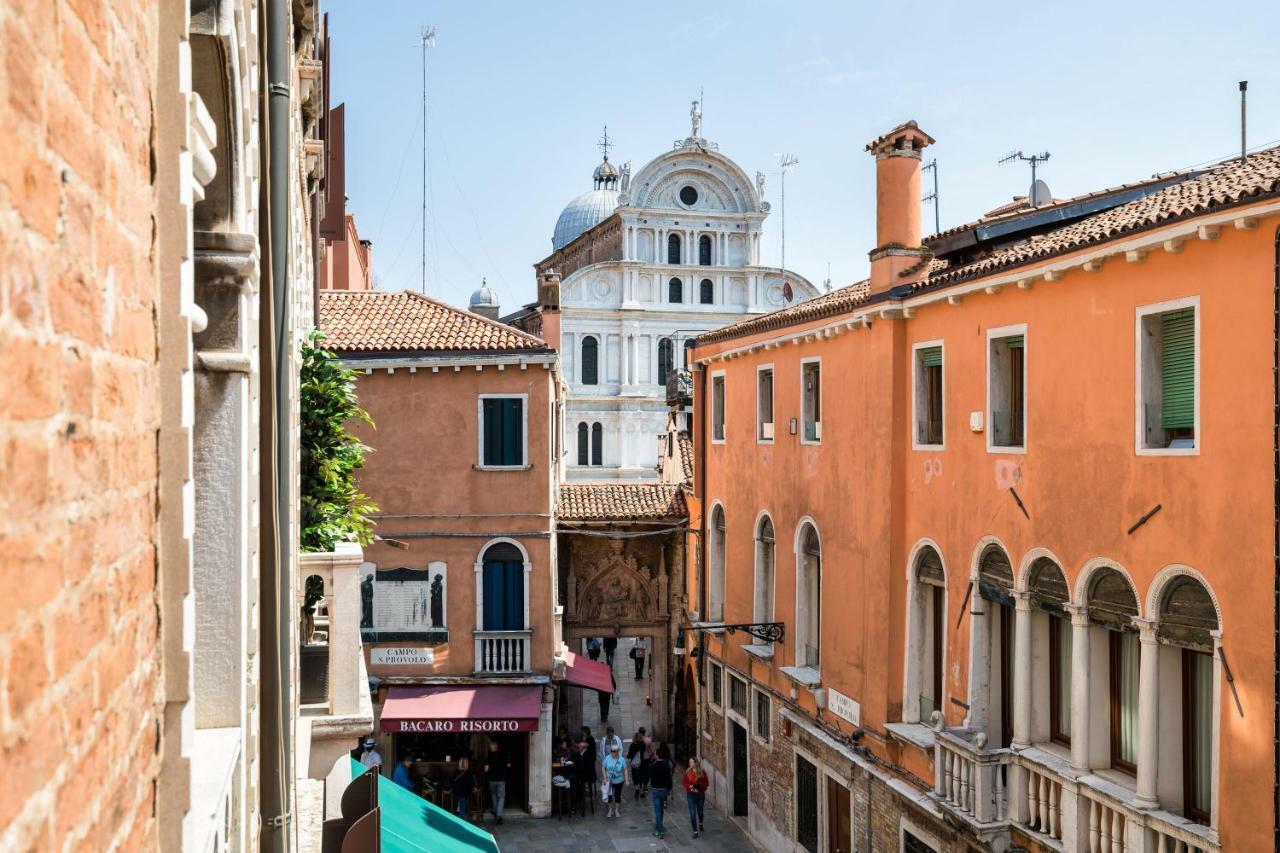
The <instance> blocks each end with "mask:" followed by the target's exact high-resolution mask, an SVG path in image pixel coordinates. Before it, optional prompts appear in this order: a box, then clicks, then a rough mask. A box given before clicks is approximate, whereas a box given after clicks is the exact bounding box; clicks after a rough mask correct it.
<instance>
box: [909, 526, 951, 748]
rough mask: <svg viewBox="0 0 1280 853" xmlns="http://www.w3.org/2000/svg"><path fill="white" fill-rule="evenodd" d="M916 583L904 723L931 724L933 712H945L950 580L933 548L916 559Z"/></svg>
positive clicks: (914, 572)
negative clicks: (943, 680)
mask: <svg viewBox="0 0 1280 853" xmlns="http://www.w3.org/2000/svg"><path fill="white" fill-rule="evenodd" d="M912 580H913V583H912V585H911V598H910V602H909V605H908V606H909V607H910V611H909V612H908V614H907V630H908V632H909V637H908V642H907V670H906V671H907V696H906V700H905V701H904V703H903V720H904V721H905V722H908V723H915V722H920V723H925V724H929V723H931V721H932V718H933V712H934V711H941V710H942V678H943V673H944V672H945V661H944V659H945V650H944V646H943V643H944V641H945V638H946V612H947V577H946V573H945V571H944V569H943V565H942V557H941V555H939V554H938V552H937V550H935V549H934V548H933V546H931V545H925V546H923V547H922V548H921V549H920V551H919V553H918V554H917V555H916V559H915V563H914V565H913V567H912Z"/></svg>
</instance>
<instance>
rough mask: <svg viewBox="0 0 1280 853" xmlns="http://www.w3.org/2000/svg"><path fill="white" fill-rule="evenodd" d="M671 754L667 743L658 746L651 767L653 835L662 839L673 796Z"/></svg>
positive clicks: (650, 790) (650, 785) (650, 786)
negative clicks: (665, 814)
mask: <svg viewBox="0 0 1280 853" xmlns="http://www.w3.org/2000/svg"><path fill="white" fill-rule="evenodd" d="M673 769H674V766H673V765H672V763H671V752H670V750H668V749H667V745H666V744H665V743H660V744H658V757H657V758H655V759H654V760H653V763H652V764H650V765H649V796H650V797H651V798H652V800H653V834H654V835H655V836H657V837H658V838H661V837H662V836H663V834H664V833H665V832H666V831H667V828H666V827H665V826H664V825H663V823H662V818H663V815H664V813H665V812H666V809H667V799H668V798H669V797H670V796H671V774H672V770H673Z"/></svg>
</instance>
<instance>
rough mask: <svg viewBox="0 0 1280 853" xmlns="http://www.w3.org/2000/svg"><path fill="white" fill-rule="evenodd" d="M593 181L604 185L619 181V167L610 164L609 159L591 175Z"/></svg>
mask: <svg viewBox="0 0 1280 853" xmlns="http://www.w3.org/2000/svg"><path fill="white" fill-rule="evenodd" d="M591 178H592V180H594V181H595V182H596V184H597V186H598V185H599V184H604V183H608V182H610V181H616V180H618V167H617V166H615V165H613V164H612V163H610V162H609V160H608V158H605V161H604V162H603V163H601V164H600V165H599V166H596V170H595V172H593V173H592V174H591Z"/></svg>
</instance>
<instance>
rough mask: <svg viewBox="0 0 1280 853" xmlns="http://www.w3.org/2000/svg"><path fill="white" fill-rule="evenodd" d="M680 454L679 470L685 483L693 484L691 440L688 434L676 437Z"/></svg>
mask: <svg viewBox="0 0 1280 853" xmlns="http://www.w3.org/2000/svg"><path fill="white" fill-rule="evenodd" d="M676 442H677V447H678V448H679V453H680V470H681V472H682V473H683V474H684V479H685V482H686V483H692V482H693V438H692V437H690V436H689V434H688V433H683V432H682V433H680V435H679V436H677V437H676Z"/></svg>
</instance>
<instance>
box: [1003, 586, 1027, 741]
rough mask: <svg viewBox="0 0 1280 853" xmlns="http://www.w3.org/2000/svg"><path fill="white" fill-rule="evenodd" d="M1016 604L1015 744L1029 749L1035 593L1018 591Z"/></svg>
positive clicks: (1014, 671)
mask: <svg viewBox="0 0 1280 853" xmlns="http://www.w3.org/2000/svg"><path fill="white" fill-rule="evenodd" d="M1013 604H1014V621H1013V634H1014V636H1013V744H1012V745H1013V746H1014V747H1015V748H1018V749H1025V748H1026V747H1028V746H1030V745H1031V595H1030V594H1029V593H1026V592H1015V593H1014V594H1013ZM1005 612H1006V613H1007V612H1008V611H1007V610H1006V611H1005Z"/></svg>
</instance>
